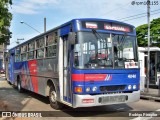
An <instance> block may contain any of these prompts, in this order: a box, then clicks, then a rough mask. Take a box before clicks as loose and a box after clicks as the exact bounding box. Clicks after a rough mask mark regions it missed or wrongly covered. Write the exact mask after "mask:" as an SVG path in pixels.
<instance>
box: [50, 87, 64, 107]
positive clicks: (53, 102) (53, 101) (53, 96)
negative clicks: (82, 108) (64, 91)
mask: <svg viewBox="0 0 160 120" xmlns="http://www.w3.org/2000/svg"><path fill="white" fill-rule="evenodd" d="M49 101H50V105H51V107H52V108H54V109H56V110H59V109H61V108H62V104H61V103H59V102H58V101H57V93H56V90H55V88H54V87H53V86H50V91H49Z"/></svg>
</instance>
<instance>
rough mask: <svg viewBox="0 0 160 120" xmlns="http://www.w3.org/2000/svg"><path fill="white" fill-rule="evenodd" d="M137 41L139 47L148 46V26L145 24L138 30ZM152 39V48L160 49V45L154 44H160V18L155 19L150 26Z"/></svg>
mask: <svg viewBox="0 0 160 120" xmlns="http://www.w3.org/2000/svg"><path fill="white" fill-rule="evenodd" d="M136 31H137V40H138V46H139V47H144V46H145V47H146V46H148V38H147V35H148V25H147V24H143V25H140V26H138V27H137V28H136ZM150 37H151V43H152V46H158V47H160V44H154V42H158V43H160V18H157V19H153V20H152V21H151V24H150Z"/></svg>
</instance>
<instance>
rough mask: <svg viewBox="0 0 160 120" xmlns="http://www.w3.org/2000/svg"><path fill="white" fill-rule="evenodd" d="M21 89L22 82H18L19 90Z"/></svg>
mask: <svg viewBox="0 0 160 120" xmlns="http://www.w3.org/2000/svg"><path fill="white" fill-rule="evenodd" d="M20 89H21V86H20V83H19V82H18V90H20Z"/></svg>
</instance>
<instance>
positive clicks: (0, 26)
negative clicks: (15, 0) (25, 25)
mask: <svg viewBox="0 0 160 120" xmlns="http://www.w3.org/2000/svg"><path fill="white" fill-rule="evenodd" d="M10 5H12V0H0V44H2V43H7V41H9V38H11V32H10V31H9V27H10V23H11V20H12V14H11V13H10V12H9V9H8V8H9V6H10Z"/></svg>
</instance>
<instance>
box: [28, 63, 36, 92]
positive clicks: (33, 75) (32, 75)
mask: <svg viewBox="0 0 160 120" xmlns="http://www.w3.org/2000/svg"><path fill="white" fill-rule="evenodd" d="M28 68H29V75H30V81H31V83H32V86H30V87H33V88H32V90H33V91H34V92H36V93H38V78H37V72H38V69H37V68H38V67H37V60H31V61H28ZM28 87H29V86H28Z"/></svg>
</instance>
